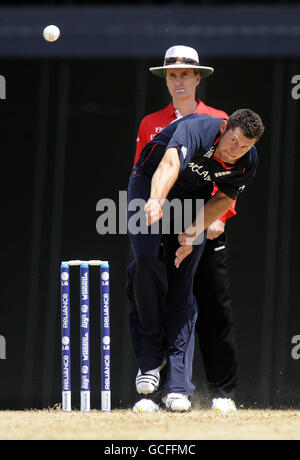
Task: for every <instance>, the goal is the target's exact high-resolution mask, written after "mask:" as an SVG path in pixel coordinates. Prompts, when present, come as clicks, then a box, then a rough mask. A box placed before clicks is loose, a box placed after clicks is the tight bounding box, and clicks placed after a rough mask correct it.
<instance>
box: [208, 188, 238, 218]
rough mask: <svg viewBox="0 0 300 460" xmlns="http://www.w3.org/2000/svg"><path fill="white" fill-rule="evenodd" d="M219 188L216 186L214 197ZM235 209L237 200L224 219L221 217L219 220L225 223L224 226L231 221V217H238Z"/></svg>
mask: <svg viewBox="0 0 300 460" xmlns="http://www.w3.org/2000/svg"><path fill="white" fill-rule="evenodd" d="M218 190H219V189H218V187H217V186H216V185H214V189H213V192H212V195H214V194H215V193H216V192H217V191H218ZM235 207H236V199H235V200H234V202H233V203H232V205H231V206H230V208H229V209H228V211H227V212H225V214H224V215H223V216H222V217H219V219H220V220H221V221H222V222H224V224H226V221H227V220H228V219H230V218H231V217H233V216H235V215H236V210H235Z"/></svg>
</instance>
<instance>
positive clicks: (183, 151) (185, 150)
mask: <svg viewBox="0 0 300 460" xmlns="http://www.w3.org/2000/svg"><path fill="white" fill-rule="evenodd" d="M180 151H181V153H182V156H183V158H184V160H185V157H186V153H187V148H186V147H185V146H184V145H183V146H182V147H181V150H180Z"/></svg>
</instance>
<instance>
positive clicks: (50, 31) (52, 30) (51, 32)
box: [43, 25, 60, 42]
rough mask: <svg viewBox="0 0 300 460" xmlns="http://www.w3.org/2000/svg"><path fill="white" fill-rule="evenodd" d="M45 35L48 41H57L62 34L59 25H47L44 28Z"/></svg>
mask: <svg viewBox="0 0 300 460" xmlns="http://www.w3.org/2000/svg"><path fill="white" fill-rule="evenodd" d="M43 36H44V39H45V40H47V42H55V41H56V40H57V39H58V37H59V36H60V30H59V28H58V27H57V26H54V25H50V26H47V27H45V29H44V30H43Z"/></svg>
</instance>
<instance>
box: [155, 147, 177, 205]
mask: <svg viewBox="0 0 300 460" xmlns="http://www.w3.org/2000/svg"><path fill="white" fill-rule="evenodd" d="M179 172H180V160H179V156H178V151H177V149H176V148H174V147H171V148H169V149H167V150H166V153H165V154H164V156H163V158H162V160H161V162H160V163H159V165H158V167H157V169H156V171H155V173H154V174H153V177H152V182H151V194H150V198H155V199H157V200H160V201H161V200H165V199H166V198H167V196H168V194H169V192H170V190H171V188H172V187H173V185H174V184H175V182H176V180H177V178H178V176H179ZM161 204H162V203H161Z"/></svg>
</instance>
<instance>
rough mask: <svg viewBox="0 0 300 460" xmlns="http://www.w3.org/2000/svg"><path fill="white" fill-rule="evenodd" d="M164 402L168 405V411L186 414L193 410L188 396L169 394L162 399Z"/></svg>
mask: <svg viewBox="0 0 300 460" xmlns="http://www.w3.org/2000/svg"><path fill="white" fill-rule="evenodd" d="M162 402H163V403H164V404H165V405H166V408H167V409H168V410H171V411H174V412H185V411H188V410H190V408H191V401H190V400H189V398H188V395H182V394H180V393H169V394H167V395H166V396H164V397H163V398H162Z"/></svg>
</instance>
